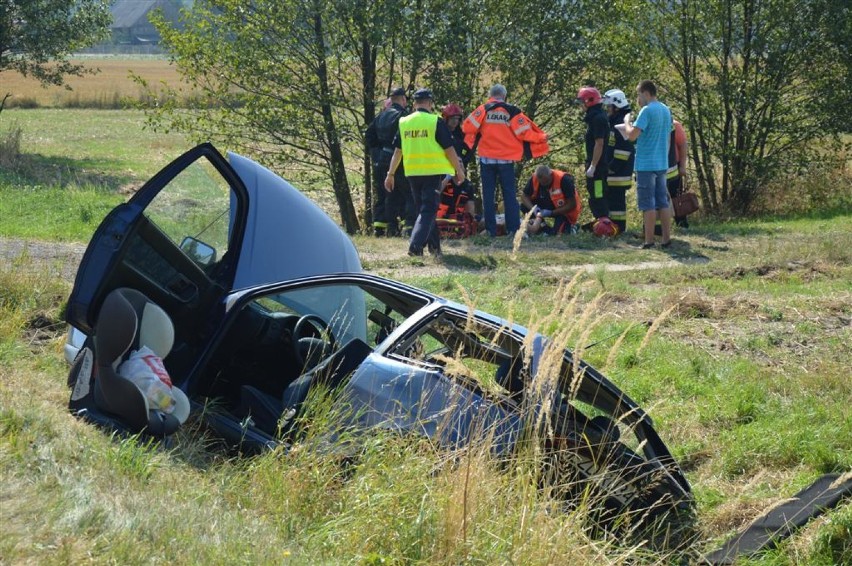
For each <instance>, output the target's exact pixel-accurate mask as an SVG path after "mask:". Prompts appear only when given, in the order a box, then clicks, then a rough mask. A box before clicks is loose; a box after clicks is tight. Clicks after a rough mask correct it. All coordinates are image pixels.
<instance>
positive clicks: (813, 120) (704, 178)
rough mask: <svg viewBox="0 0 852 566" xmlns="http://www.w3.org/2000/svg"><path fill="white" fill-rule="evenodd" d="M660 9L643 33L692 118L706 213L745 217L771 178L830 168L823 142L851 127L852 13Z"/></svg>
mask: <svg viewBox="0 0 852 566" xmlns="http://www.w3.org/2000/svg"><path fill="white" fill-rule="evenodd" d="M653 7H654V10H646V11H645V13H646V14H649V15H650V21H648V22H646V29H648V30H650V31H651V33H652V34H653V35H654V41H653V45H655V46H657V47H658V48H659V49H660V50H661V52H662V53H663V54H664V55H665V57H666V59H667V61H668V63H669V65H670V66H671V68H672V69H673V70H674V77H673V78H672V79H666V80H665V81H664V82H665V83H667V84H666V86H668V88H667V99H668V100H669V101H671V102H673V104H674V105H675V106H676V107H679V108H680V109H683V111H684V113H685V121H686V123H687V125H688V127H689V130H690V134H691V138H692V143H691V150H690V151H691V158H692V162H693V163H694V164H695V167H696V176H697V178H698V181H699V187H700V190H701V193H702V199H703V201H704V203H705V206H706V207H707V208H709V209H713V210H718V209H720V208H721V207H723V206H724V207H727V208H728V209H730V210H735V211H737V212H747V211H748V210H749V207H750V206H751V205H752V204H753V202H754V201H755V199H756V198H757V197H758V196H759V195H760V191H761V190H763V189H764V188H765V187H766V186H767V185H768V183H769V182H770V181H772V180H774V179H777V178H779V177H788V178H789V177H794V176H798V175H799V174H801V173H802V172H806V171H807V170H808V168H810V167H814V164H817V165H816V167H824V166H825V165H824V164H825V162H826V160H827V159H828V157H827V156H826V154H825V153H824V149H825V147H824V144H823V145H820V144H818V143H816V142H818V141H821V140H824V139H826V138H830V137H831V136H832V135H833V134H837V133H839V132H841V131H843V129H844V128H847V129H848V127H849V126H848V119H845V117H848V112H849V102H850V101H849V86H848V85H849V59H848V46H849V43H850V39H852V38H850V37H849V36H848V32H849V27H848V26H849V21H850V18H849V7H848V6H845V7H842V6H840V7H839V6H838V5H836V4H835V3H832V2H828V1H827V0H810V1H807V2H801V1H797V0H674V1H670V0H669V1H665V2H654V3H653ZM844 16H845V17H844ZM837 21H840V22H845V23H843V24H840V25H838V24H837V23H836V22H837ZM844 30H845V31H844ZM842 36H845V37H842ZM828 93H833V94H834V95H835V96H836V98H834V99H832V98H829V97H827V96H826V95H827V94H828ZM835 139H836V138H835Z"/></svg>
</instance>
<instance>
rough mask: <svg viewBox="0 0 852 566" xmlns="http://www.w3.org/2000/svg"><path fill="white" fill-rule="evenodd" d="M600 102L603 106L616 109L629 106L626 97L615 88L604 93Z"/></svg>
mask: <svg viewBox="0 0 852 566" xmlns="http://www.w3.org/2000/svg"><path fill="white" fill-rule="evenodd" d="M601 102H602V103H603V104H604V106H608V105H609V106H615V107H616V108H627V107H628V106H630V103H629V102H627V97H626V96H625V95H624V93H623V92H622V91H620V90H618V89H617V88H614V89H611V90H608V91H606V92H605V93H604V96H603V100H602V101H601Z"/></svg>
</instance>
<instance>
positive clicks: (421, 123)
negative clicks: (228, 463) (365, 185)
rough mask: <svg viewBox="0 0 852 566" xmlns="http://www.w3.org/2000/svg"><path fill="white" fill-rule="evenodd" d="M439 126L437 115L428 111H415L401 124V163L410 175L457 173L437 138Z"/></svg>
mask: <svg viewBox="0 0 852 566" xmlns="http://www.w3.org/2000/svg"><path fill="white" fill-rule="evenodd" d="M437 127H438V116H437V115H436V114H431V113H429V112H415V113H414V114H411V115H409V116H406V117H405V118H402V119H401V120H400V121H399V137H400V140H401V141H402V164H403V166H404V167H405V174H406V175H407V176H409V177H425V176H427V175H442V174H443V175H452V174H454V173H455V168H454V167H453V165H452V163H450V160H449V159H447V155H446V154H445V153H444V148H442V147H441V145H440V144H439V143H438V142H437V140H436V139H435V130H436V128H437Z"/></svg>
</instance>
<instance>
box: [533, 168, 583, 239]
mask: <svg viewBox="0 0 852 566" xmlns="http://www.w3.org/2000/svg"><path fill="white" fill-rule="evenodd" d="M521 205H522V206H521V210H522V211H523V212H524V213H526V212H528V211H529V210H535V211H536V213H535V215H534V216H533V217H532V218H531V219H530V227H529V231H530V232H531V233H533V234H538V233H540V232H541V233H545V234H573V233H574V232H575V231H576V226H577V219H578V218H579V217H580V211H581V210H582V205H581V204H580V195H579V194H577V187H576V186H575V184H574V177H572V176H571V174H570V173H566V172H564V171H559V170H557V169H551V168H550V167H548V166H547V165H539V166H538V167H536V169H535V173H533V176H532V177H531V178H530V180H529V181H527V185H526V186H525V187H524V190H523V192H522V193H521ZM546 218H553V227H552V228H551V227H550V226H549V225H548V224H547V221H546V220H545V219H546Z"/></svg>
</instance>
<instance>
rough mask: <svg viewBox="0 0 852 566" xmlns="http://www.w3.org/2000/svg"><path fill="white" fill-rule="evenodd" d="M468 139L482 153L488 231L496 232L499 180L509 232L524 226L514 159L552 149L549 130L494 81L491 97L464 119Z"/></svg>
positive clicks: (483, 196)
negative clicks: (510, 100) (521, 107)
mask: <svg viewBox="0 0 852 566" xmlns="http://www.w3.org/2000/svg"><path fill="white" fill-rule="evenodd" d="M462 131H464V134H465V143H467V146H468V147H470V148H474V149H475V150H476V152H477V154H478V155H479V175H480V179H481V180H482V216H483V218H484V220H485V230H486V233H487V234H488V235H489V236H491V237H494V236H496V235H497V195H496V191H497V182H498V180H499V182H500V187H501V189H502V191H503V212H504V213H505V216H506V232H507V233H508V234H510V235H511V234H514V233H515V232H516V231H517V230H518V229H519V228H520V227H521V213H520V208H519V206H518V195H517V181H516V179H515V162H517V161H521V160H522V159H525V158H535V157H543V156H545V155H547V153H548V152H549V151H550V146H549V145H548V143H547V134H545V133H544V132H543V131H542V130H541V128H539V127H538V126H537V125H536V124H535V123H534V122H533V121H532V120H530V118H529V117H528V116H527V115H526V114H524V113H523V112H521V109H520V108H518V107H517V106H514V105H512V104H509V103H508V102H506V87H504V86H503V85H501V84H495V85H493V86H492V87H491V88H490V89H489V90H488V101H487V102H485V104H481V105H480V106H479V107H478V108H477V109H476V110H474V111H473V112H471V113H470V115H469V116H468V117H467V118H465V120H464V122H463V123H462Z"/></svg>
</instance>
